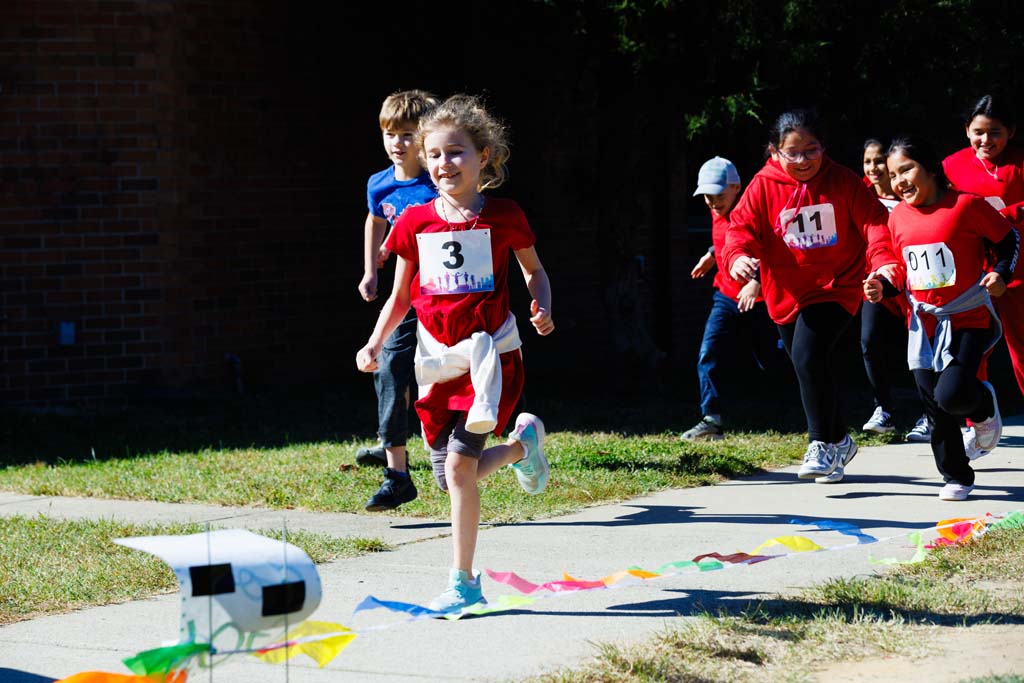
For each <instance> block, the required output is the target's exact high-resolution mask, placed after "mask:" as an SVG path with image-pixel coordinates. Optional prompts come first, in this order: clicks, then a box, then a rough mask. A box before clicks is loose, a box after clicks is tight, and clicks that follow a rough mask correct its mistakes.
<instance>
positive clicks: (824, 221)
mask: <svg viewBox="0 0 1024 683" xmlns="http://www.w3.org/2000/svg"><path fill="white" fill-rule="evenodd" d="M779 222H780V223H781V224H782V226H783V227H784V229H785V233H784V234H783V236H782V239H783V240H784V241H785V242H786V246H788V247H789V248H790V249H799V250H801V251H803V250H805V249H820V248H821V247H831V246H835V245H836V244H838V243H839V234H838V233H837V232H836V212H835V209H834V208H833V207H832V205H831V204H812V205H811V206H803V207H800V210H799V211H796V210H794V209H786V210H785V211H783V212H782V213H780V214H779Z"/></svg>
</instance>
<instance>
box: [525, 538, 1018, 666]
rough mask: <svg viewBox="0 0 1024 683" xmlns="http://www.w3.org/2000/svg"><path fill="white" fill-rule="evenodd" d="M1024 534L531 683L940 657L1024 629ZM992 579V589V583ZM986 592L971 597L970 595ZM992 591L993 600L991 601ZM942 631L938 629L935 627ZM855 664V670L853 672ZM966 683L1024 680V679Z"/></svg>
mask: <svg viewBox="0 0 1024 683" xmlns="http://www.w3.org/2000/svg"><path fill="white" fill-rule="evenodd" d="M1022 561H1024V531H1022V530H1010V529H1006V530H995V531H990V532H989V533H988V534H986V535H985V536H983V537H982V538H980V539H979V540H977V541H975V542H971V543H968V544H966V545H963V546H954V547H948V548H939V549H936V550H934V551H933V552H932V553H931V554H930V555H929V556H928V558H927V559H926V560H925V562H923V563H921V564H917V565H904V566H899V567H895V568H892V569H891V570H887V571H886V572H885V573H884V574H882V575H879V576H874V577H869V578H861V579H852V580H843V581H830V582H827V583H825V584H823V585H821V586H816V587H812V588H809V589H807V590H805V591H803V592H802V593H801V594H800V595H798V596H796V597H793V598H778V599H775V600H767V601H763V602H759V603H752V604H748V605H746V606H744V607H742V608H740V609H739V610H738V611H736V612H732V613H730V612H725V611H722V612H719V613H717V614H710V613H703V614H699V615H697V616H696V618H688V619H680V620H678V621H676V622H674V623H670V624H668V625H667V626H666V628H665V630H664V631H663V632H662V633H660V634H659V635H658V636H657V637H655V638H653V639H651V640H650V641H649V642H647V643H643V644H640V645H631V646H617V645H611V644H599V645H598V646H597V656H596V657H595V658H594V659H593V660H592V661H590V662H588V663H586V664H584V665H583V666H580V667H576V668H573V669H566V670H562V671H558V672H555V673H551V674H547V675H543V676H540V677H536V678H533V679H530V681H532V683H734V682H749V683H767V682H775V681H791V682H793V683H797V682H802V683H809V682H810V681H814V680H816V678H815V673H814V670H815V668H816V667H824V666H827V665H835V664H837V663H840V662H844V661H855V660H857V659H865V658H874V659H877V658H880V657H898V656H901V655H906V656H911V655H920V653H921V652H922V651H928V650H932V651H936V650H937V649H941V647H940V646H939V645H938V643H940V642H941V641H942V639H943V638H955V637H957V634H958V633H962V631H960V630H959V629H958V628H955V627H961V628H962V627H963V626H964V625H970V624H975V623H977V624H988V623H993V622H1000V623H1011V624H1024V576H1021V575H1020V573H1019V572H1017V571H1012V570H1011V571H1008V568H1015V567H1020V566H1024V565H1022ZM986 582H990V583H986ZM971 591H973V592H975V593H979V594H980V595H977V596H975V597H973V598H969V597H967V593H969V592H971ZM990 594H991V595H990ZM937 625H938V628H937ZM851 666H853V665H851ZM962 683H1024V678H1022V677H1021V676H1019V675H1009V676H989V677H985V678H975V679H970V680H965V681H963V682H962Z"/></svg>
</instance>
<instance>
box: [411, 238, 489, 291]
mask: <svg viewBox="0 0 1024 683" xmlns="http://www.w3.org/2000/svg"><path fill="white" fill-rule="evenodd" d="M416 246H417V247H418V250H419V257H420V292H421V293H423V294H430V295H436V294H470V293H473V292H492V291H494V262H493V261H492V260H491V231H490V230H462V231H459V232H429V233H425V232H421V233H420V234H418V235H416Z"/></svg>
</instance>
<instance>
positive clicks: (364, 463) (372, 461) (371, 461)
mask: <svg viewBox="0 0 1024 683" xmlns="http://www.w3.org/2000/svg"><path fill="white" fill-rule="evenodd" d="M356 464H357V465H359V466H360V467H387V466H388V454H387V453H386V452H385V451H384V447H383V446H374V447H373V448H360V449H359V450H358V451H356Z"/></svg>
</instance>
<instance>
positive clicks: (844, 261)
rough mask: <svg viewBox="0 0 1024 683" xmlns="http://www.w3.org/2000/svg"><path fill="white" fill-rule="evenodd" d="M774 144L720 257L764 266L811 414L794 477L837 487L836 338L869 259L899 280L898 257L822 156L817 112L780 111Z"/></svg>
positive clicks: (773, 312) (842, 425)
mask: <svg viewBox="0 0 1024 683" xmlns="http://www.w3.org/2000/svg"><path fill="white" fill-rule="evenodd" d="M768 149H769V152H770V155H771V156H770V158H769V159H768V161H767V162H766V163H765V165H764V168H762V169H761V170H760V171H759V172H758V173H757V175H755V176H754V178H753V180H752V181H751V183H750V185H749V186H748V187H747V190H746V191H745V192H744V193H743V196H742V198H741V199H740V201H739V203H738V204H737V206H736V208H735V209H733V212H732V214H731V215H730V225H729V231H728V234H727V235H726V241H725V249H724V251H725V253H724V254H723V262H724V263H725V264H727V267H728V268H729V273H730V275H731V276H732V277H733V278H734V279H736V280H739V281H740V282H746V281H748V280H750V279H751V278H752V277H753V276H754V274H755V273H756V272H757V269H758V266H760V275H761V290H762V295H763V296H764V300H765V304H766V305H767V308H768V315H769V316H770V317H771V318H772V320H774V321H775V323H776V325H778V328H779V335H780V336H781V337H782V341H783V344H784V345H785V347H786V351H787V352H788V353H789V356H790V358H791V359H792V361H793V367H794V369H795V370H796V374H797V380H798V382H799V384H800V398H801V402H802V403H803V408H804V414H805V416H806V418H807V436H808V441H809V444H808V446H807V451H806V453H805V455H804V462H803V465H802V466H801V467H800V470H799V472H798V476H799V477H800V478H801V479H814V480H816V481H819V482H821V483H831V482H835V481H840V480H841V479H842V477H843V475H844V472H845V467H846V465H847V464H848V463H849V462H850V460H852V459H853V457H854V455H856V453H857V445H856V444H855V443H854V442H853V440H852V439H851V438H850V436H849V435H848V434H847V432H846V422H845V420H844V419H843V417H842V416H841V414H840V406H839V389H840V388H839V386H838V383H837V379H836V372H835V368H836V359H835V354H834V351H835V347H836V343H837V342H838V340H839V338H840V337H841V336H842V334H843V332H844V331H845V330H846V328H847V327H848V326H849V324H850V321H851V320H853V317H854V315H855V314H856V313H857V308H858V307H859V306H860V303H861V301H862V299H863V294H862V281H863V279H864V274H865V273H867V272H868V265H869V264H870V266H871V268H872V269H876V270H879V271H880V272H884V273H886V274H888V275H890V276H891V277H892V278H893V279H895V278H896V274H897V266H896V264H897V259H896V256H895V255H894V254H893V253H892V249H891V248H890V247H889V246H888V245H889V243H888V241H887V240H888V230H887V228H886V210H885V207H883V206H882V205H881V204H880V203H879V202H878V200H877V198H876V196H875V193H874V192H872V191H871V190H869V189H868V188H867V187H865V186H864V184H863V183H862V182H861V180H860V178H858V177H857V175H856V174H854V173H853V172H852V171H850V170H849V169H847V168H844V167H842V166H840V165H838V164H836V163H834V162H833V161H832V160H831V159H829V158H828V157H827V156H826V155H825V144H824V138H823V136H822V132H821V126H820V124H819V122H818V119H817V117H816V116H815V114H814V113H813V112H811V111H808V110H795V111H790V112H786V113H784V114H782V115H781V116H780V117H779V118H778V119H777V120H776V122H775V124H774V126H773V127H772V129H771V139H770V142H769V145H768ZM872 237H875V238H876V239H874V240H871V241H870V244H871V245H872V246H871V247H868V244H869V240H870V239H871V238H872Z"/></svg>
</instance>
